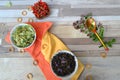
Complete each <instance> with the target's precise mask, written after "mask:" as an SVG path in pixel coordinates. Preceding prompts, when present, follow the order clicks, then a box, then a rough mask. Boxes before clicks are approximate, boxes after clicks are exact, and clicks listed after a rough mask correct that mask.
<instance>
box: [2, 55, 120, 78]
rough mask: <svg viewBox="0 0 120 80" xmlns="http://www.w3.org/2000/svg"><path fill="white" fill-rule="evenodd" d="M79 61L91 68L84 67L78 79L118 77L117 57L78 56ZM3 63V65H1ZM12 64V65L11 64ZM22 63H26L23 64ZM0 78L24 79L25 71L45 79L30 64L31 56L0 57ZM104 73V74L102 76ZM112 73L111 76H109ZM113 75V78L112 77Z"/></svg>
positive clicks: (119, 59)
mask: <svg viewBox="0 0 120 80" xmlns="http://www.w3.org/2000/svg"><path fill="white" fill-rule="evenodd" d="M78 58H79V59H80V60H81V62H83V63H84V65H86V64H91V65H92V67H91V69H87V68H85V71H84V72H83V74H82V75H81V77H80V78H79V80H85V78H86V76H87V75H91V76H93V79H95V80H113V79H114V80H118V79H119V78H120V77H119V76H118V75H117V74H120V71H119V66H118V65H120V58H119V57H108V58H105V59H103V58H101V57H78ZM3 64H4V65H3ZM13 64H14V65H13ZM24 64H26V65H25V66H24ZM0 65H1V68H0V72H1V73H0V75H1V77H0V79H4V80H15V79H16V80H25V79H26V74H27V73H30V72H31V73H33V75H34V77H33V80H38V79H41V80H45V78H44V76H43V74H42V72H41V71H40V70H39V68H38V67H36V66H33V65H32V59H31V58H0ZM103 75H104V76H103ZM111 75H112V76H111ZM113 77H114V78H113Z"/></svg>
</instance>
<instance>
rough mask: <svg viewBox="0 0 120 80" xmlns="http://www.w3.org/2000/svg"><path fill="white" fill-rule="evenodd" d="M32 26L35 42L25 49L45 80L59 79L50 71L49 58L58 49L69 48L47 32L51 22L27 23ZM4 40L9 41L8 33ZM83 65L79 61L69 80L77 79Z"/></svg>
mask: <svg viewBox="0 0 120 80" xmlns="http://www.w3.org/2000/svg"><path fill="white" fill-rule="evenodd" d="M28 24H30V25H32V26H33V27H34V29H35V30H36V35H37V38H36V41H35V43H34V44H33V45H32V46H31V47H29V48H27V49H25V50H26V51H28V52H29V53H30V55H31V56H32V57H33V58H34V59H35V60H36V61H37V62H38V66H39V67H40V69H41V70H42V72H43V73H44V76H45V77H46V80H61V78H58V77H57V76H55V75H54V74H53V73H52V70H51V67H50V60H51V57H52V55H53V54H54V53H55V52H57V51H58V50H69V49H68V48H67V47H66V46H65V45H64V44H63V43H62V42H61V41H60V40H59V39H58V38H57V37H56V36H54V35H53V34H51V33H49V32H47V31H48V29H49V28H50V27H51V26H52V23H51V22H31V23H28ZM5 40H6V41H7V42H8V43H10V34H9V33H8V35H7V36H6V38H5ZM83 69H84V66H83V64H82V63H81V62H80V61H79V68H78V70H77V72H76V74H75V75H74V76H73V77H72V78H71V80H77V79H78V77H79V75H80V74H81V72H82V71H83Z"/></svg>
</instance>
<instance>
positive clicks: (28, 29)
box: [10, 23, 36, 49]
mask: <svg viewBox="0 0 120 80" xmlns="http://www.w3.org/2000/svg"><path fill="white" fill-rule="evenodd" d="M35 40H36V32H35V29H34V28H33V27H32V25H30V24H25V23H21V24H17V25H15V26H14V27H13V29H12V30H11V32H10V41H11V44H12V45H13V46H14V47H16V48H22V49H25V48H28V47H30V46H31V45H32V44H33V43H34V42H35Z"/></svg>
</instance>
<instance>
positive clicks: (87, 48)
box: [0, 0, 120, 80]
mask: <svg viewBox="0 0 120 80" xmlns="http://www.w3.org/2000/svg"><path fill="white" fill-rule="evenodd" d="M9 1H10V2H11V3H12V5H11V6H10V7H8V4H9ZM37 1H38V0H0V80H27V78H26V75H27V74H28V73H32V74H33V80H45V77H44V75H43V74H42V72H41V70H40V69H39V68H38V67H37V66H34V65H33V59H32V58H31V56H30V55H29V54H28V53H27V52H25V53H21V52H20V51H19V50H18V49H14V48H12V49H14V50H13V51H12V50H11V46H12V45H11V44H8V43H6V42H5V39H4V38H5V36H6V34H7V33H8V32H9V31H10V30H11V29H12V28H13V27H14V25H16V24H19V23H21V22H28V21H29V19H32V20H33V21H34V22H42V21H51V22H53V25H52V28H51V29H50V30H49V31H50V32H51V33H53V34H55V35H56V36H57V37H58V38H59V39H60V40H62V41H63V42H64V44H65V45H66V46H68V48H70V49H71V51H72V52H74V53H75V55H76V56H77V57H78V59H79V60H81V62H82V63H83V64H84V65H85V70H84V71H83V73H82V74H81V76H80V77H79V79H78V80H88V79H87V78H86V77H87V76H89V78H91V77H92V79H90V80H119V79H120V76H119V75H120V67H119V66H120V1H119V0H116V1H115V0H99V1H98V0H43V1H45V2H47V3H48V5H49V7H50V10H51V13H50V15H49V16H48V17H46V18H44V19H37V18H35V16H34V15H33V13H32V11H30V10H28V8H29V7H30V6H31V5H33V4H34V3H35V2H37ZM23 11H26V12H27V15H25V16H24V15H22V12H23ZM87 13H92V14H93V17H94V18H95V20H96V21H97V23H99V22H101V23H102V24H103V25H104V27H105V34H104V36H105V40H109V39H112V38H115V39H116V43H115V44H114V45H113V47H112V48H110V51H109V52H108V53H107V56H106V57H104V56H103V55H104V54H102V53H104V49H103V48H98V46H99V44H100V43H99V42H97V43H95V42H93V41H92V40H91V39H90V38H89V37H88V36H87V35H86V34H84V33H81V32H80V31H79V30H75V29H74V27H73V25H72V24H73V22H74V21H76V20H79V19H80V16H81V15H82V14H87ZM18 18H21V19H22V21H21V22H18Z"/></svg>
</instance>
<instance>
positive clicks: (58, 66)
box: [51, 52, 76, 77]
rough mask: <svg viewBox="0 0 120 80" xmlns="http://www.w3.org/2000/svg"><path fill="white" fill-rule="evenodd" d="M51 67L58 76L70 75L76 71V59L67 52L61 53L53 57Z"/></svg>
mask: <svg viewBox="0 0 120 80" xmlns="http://www.w3.org/2000/svg"><path fill="white" fill-rule="evenodd" d="M51 66H52V69H53V72H54V73H56V74H57V75H58V76H61V77H64V76H67V75H70V74H71V73H72V72H74V70H75V66H76V62H75V57H74V56H73V55H71V54H68V53H67V52H60V53H59V54H57V55H55V56H54V57H53V59H52V64H51Z"/></svg>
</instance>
